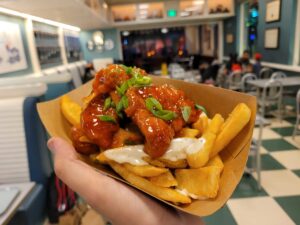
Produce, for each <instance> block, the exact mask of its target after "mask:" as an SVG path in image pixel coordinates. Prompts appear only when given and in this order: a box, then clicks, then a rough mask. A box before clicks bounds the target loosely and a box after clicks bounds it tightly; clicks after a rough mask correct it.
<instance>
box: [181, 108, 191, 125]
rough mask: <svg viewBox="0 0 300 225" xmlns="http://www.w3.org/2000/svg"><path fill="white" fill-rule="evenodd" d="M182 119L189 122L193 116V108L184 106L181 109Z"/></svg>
mask: <svg viewBox="0 0 300 225" xmlns="http://www.w3.org/2000/svg"><path fill="white" fill-rule="evenodd" d="M181 113H182V117H183V119H184V121H185V122H188V121H189V118H190V115H191V107H190V106H183V107H182V108H181Z"/></svg>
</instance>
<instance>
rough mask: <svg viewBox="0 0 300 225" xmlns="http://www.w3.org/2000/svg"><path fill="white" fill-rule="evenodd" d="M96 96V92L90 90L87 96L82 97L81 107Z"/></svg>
mask: <svg viewBox="0 0 300 225" xmlns="http://www.w3.org/2000/svg"><path fill="white" fill-rule="evenodd" d="M94 97H96V93H95V92H92V93H91V94H89V95H88V96H86V97H84V98H83V99H82V103H83V108H84V109H85V108H86V107H87V106H88V104H89V103H90V101H92V99H93V98H94Z"/></svg>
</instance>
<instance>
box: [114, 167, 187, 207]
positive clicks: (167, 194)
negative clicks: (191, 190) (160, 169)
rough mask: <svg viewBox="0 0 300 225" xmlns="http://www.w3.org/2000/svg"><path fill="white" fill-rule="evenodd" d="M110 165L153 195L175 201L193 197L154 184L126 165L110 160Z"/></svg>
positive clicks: (179, 201) (183, 200)
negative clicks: (125, 166)
mask: <svg viewBox="0 0 300 225" xmlns="http://www.w3.org/2000/svg"><path fill="white" fill-rule="evenodd" d="M110 166H111V167H112V168H113V170H114V171H115V172H116V173H118V174H119V175H120V176H121V177H123V178H124V179H125V180H127V181H128V182H129V183H131V184H133V185H134V186H136V187H137V188H140V189H142V190H144V191H145V192H148V193H149V194H151V195H154V196H156V197H158V198H160V199H163V200H166V201H170V202H173V203H183V204H188V203H191V199H190V198H189V197H188V196H185V195H183V194H180V193H179V192H177V191H175V190H174V189H171V188H165V187H159V186H157V185H154V184H152V183H151V182H150V181H149V180H147V179H146V178H143V177H139V176H137V175H135V174H134V173H131V172H130V171H128V170H126V169H125V168H124V166H122V165H120V164H117V163H113V162H110Z"/></svg>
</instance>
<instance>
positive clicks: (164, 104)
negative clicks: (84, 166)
mask: <svg viewBox="0 0 300 225" xmlns="http://www.w3.org/2000/svg"><path fill="white" fill-rule="evenodd" d="M149 80H150V83H149ZM90 96H96V97H94V98H93V99H92V100H91V101H90V102H89V104H88V106H87V107H86V108H85V109H84V111H83V113H82V115H81V127H82V130H83V132H84V133H85V135H86V136H87V137H88V138H89V139H90V140H92V141H93V142H94V143H96V144H97V145H98V146H99V147H100V148H102V149H107V148H110V147H116V146H119V145H122V144H123V143H122V140H123V139H124V137H125V136H124V134H123V133H122V132H118V130H119V125H118V123H117V121H118V119H119V118H121V119H122V118H123V116H124V114H123V112H125V114H126V117H127V118H126V119H127V120H128V119H129V121H132V122H133V123H135V124H136V126H137V127H138V128H139V130H140V132H141V133H142V135H143V136H144V138H145V147H144V151H145V152H146V153H148V154H149V155H150V156H151V157H152V158H158V157H160V156H162V155H163V154H164V153H165V152H166V151H167V149H168V147H169V145H170V143H171V141H172V139H173V137H174V136H175V135H176V133H178V132H179V131H180V130H181V129H182V128H183V127H184V126H186V125H187V124H190V123H193V122H196V121H197V119H198V117H199V114H200V113H201V111H200V110H196V109H195V108H194V102H193V101H191V100H189V99H187V98H186V97H185V95H184V92H183V91H181V90H177V89H175V88H174V87H172V86H169V85H162V86H156V85H151V78H149V77H147V76H146V72H145V71H144V70H141V69H138V68H129V67H125V66H122V65H110V66H108V67H107V68H105V69H102V70H100V71H99V72H98V73H97V75H96V77H95V80H94V83H93V93H92V95H90ZM108 97H110V100H111V101H112V102H113V104H114V105H113V106H110V107H108V108H107V109H105V110H104V108H105V107H104V104H105V103H104V102H105V99H106V98H108ZM149 99H151V100H152V103H153V102H154V103H153V104H157V105H158V106H157V108H155V107H154V108H153V107H152V106H150V108H149V104H146V102H147V101H148V100H149ZM155 110H158V111H159V112H157V111H155ZM183 110H185V111H186V112H185V114H184V113H183ZM161 113H163V114H166V113H167V114H168V116H163V115H161ZM99 115H108V116H110V117H112V120H113V122H112V121H102V120H100V119H99ZM170 116H171V117H170ZM122 121H123V120H121V122H122ZM125 121H126V120H125ZM121 125H122V127H123V122H122V123H121ZM124 140H125V139H124Z"/></svg>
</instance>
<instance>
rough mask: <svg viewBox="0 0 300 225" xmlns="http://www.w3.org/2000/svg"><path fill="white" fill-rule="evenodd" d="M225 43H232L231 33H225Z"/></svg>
mask: <svg viewBox="0 0 300 225" xmlns="http://www.w3.org/2000/svg"><path fill="white" fill-rule="evenodd" d="M226 43H227V44H232V43H233V34H227V35H226Z"/></svg>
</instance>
